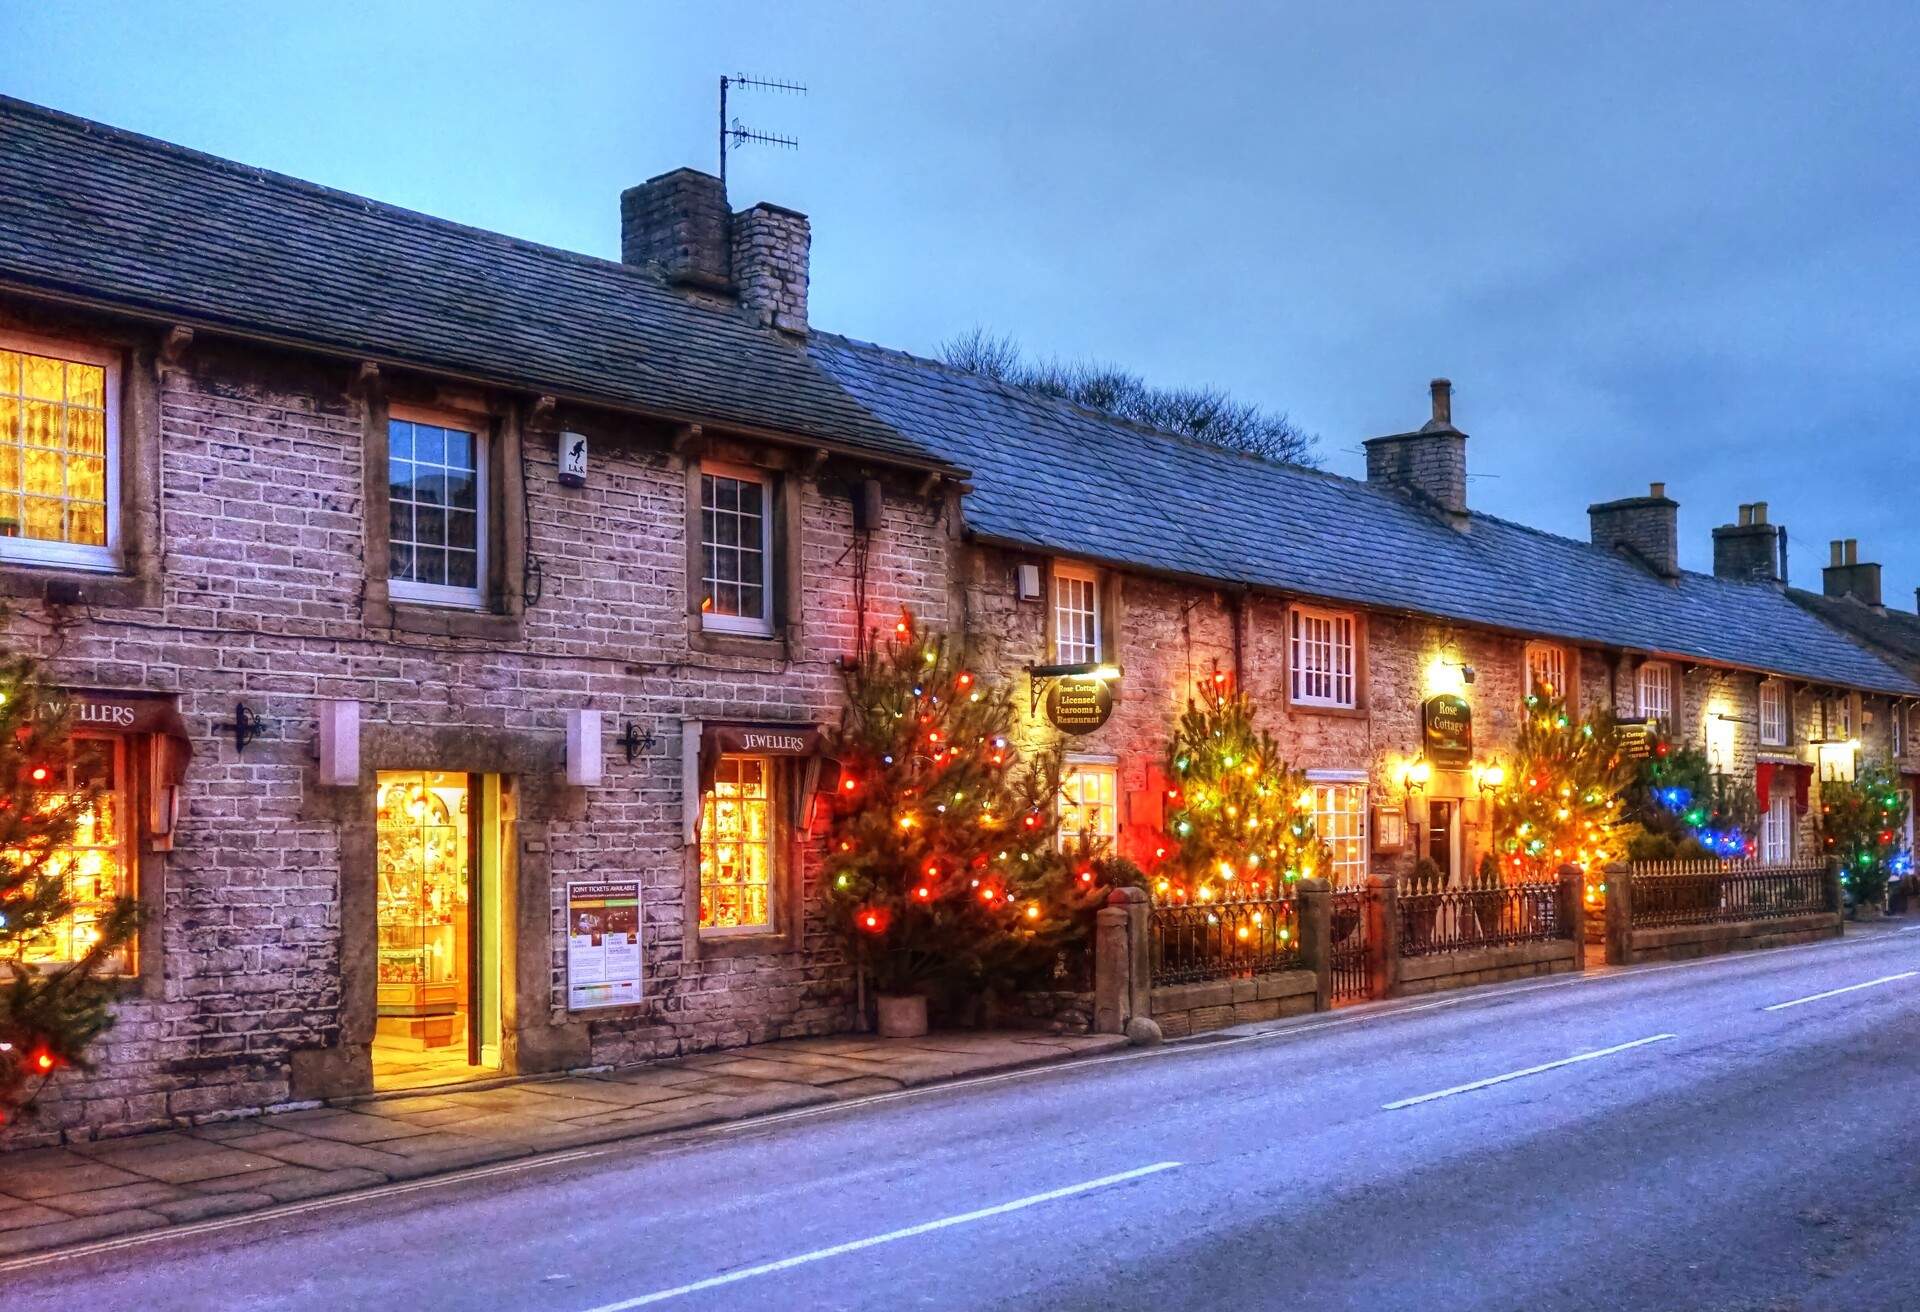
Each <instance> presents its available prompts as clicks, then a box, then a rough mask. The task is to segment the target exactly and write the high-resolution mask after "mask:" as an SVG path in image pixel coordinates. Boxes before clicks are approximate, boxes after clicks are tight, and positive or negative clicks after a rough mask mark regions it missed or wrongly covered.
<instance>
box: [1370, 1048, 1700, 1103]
mask: <svg viewBox="0 0 1920 1312" xmlns="http://www.w3.org/2000/svg"><path fill="white" fill-rule="evenodd" d="M1677 1037H1679V1036H1678V1035H1674V1034H1655V1035H1651V1036H1649V1037H1648V1038H1644V1039H1635V1040H1634V1041H1633V1042H1632V1043H1616V1044H1614V1045H1613V1046H1612V1047H1611V1048H1599V1049H1596V1050H1595V1051H1593V1052H1583V1053H1580V1054H1578V1055H1577V1056H1573V1057H1562V1058H1561V1059H1560V1060H1559V1061H1550V1062H1546V1063H1544V1064H1542V1065H1539V1066H1529V1067H1527V1068H1526V1069H1525V1070H1523V1071H1508V1072H1507V1073H1506V1074H1505V1075H1489V1076H1488V1077H1487V1078H1486V1079H1484V1080H1474V1081H1473V1082H1472V1083H1470V1084H1456V1085H1454V1086H1453V1087H1452V1088H1451V1089H1441V1090H1439V1091H1437V1092H1435V1093H1423V1094H1421V1095H1420V1096H1419V1097H1417V1098H1402V1099H1400V1100H1399V1101H1398V1102H1389V1103H1382V1104H1381V1107H1380V1110H1381V1111H1383V1112H1397V1111H1399V1110H1400V1109H1401V1108H1402V1107H1417V1106H1418V1105H1419V1104H1421V1103H1423V1102H1432V1101H1434V1099H1436V1098H1451V1097H1453V1095H1454V1094H1456V1093H1472V1092H1473V1091H1474V1090H1475V1089H1484V1088H1486V1087H1487V1086H1489V1085H1493V1084H1505V1083H1506V1082H1507V1081H1508V1080H1518V1079H1521V1078H1523V1077H1525V1076H1528V1075H1538V1074H1540V1073H1541V1072H1542V1071H1554V1070H1559V1069H1560V1068H1561V1067H1562V1066H1572V1065H1575V1064H1576V1063H1579V1062H1583V1061H1592V1060H1593V1059H1594V1058H1595V1057H1611V1056H1612V1055H1613V1054H1614V1053H1616V1052H1626V1051H1627V1050H1628V1049H1631V1048H1644V1047H1645V1046H1646V1045H1647V1044H1649V1043H1660V1042H1663V1041H1665V1040H1667V1039H1672V1038H1677Z"/></svg>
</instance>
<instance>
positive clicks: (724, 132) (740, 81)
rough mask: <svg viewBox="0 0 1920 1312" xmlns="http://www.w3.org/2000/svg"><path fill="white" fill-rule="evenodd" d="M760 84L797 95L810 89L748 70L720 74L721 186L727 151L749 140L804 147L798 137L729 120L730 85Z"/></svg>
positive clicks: (769, 89) (760, 85) (790, 148)
mask: <svg viewBox="0 0 1920 1312" xmlns="http://www.w3.org/2000/svg"><path fill="white" fill-rule="evenodd" d="M728 87H756V88H758V89H760V90H762V91H786V92H790V93H791V94H793V95H796V96H804V95H806V94H807V89H806V88H805V87H803V86H801V85H800V84H799V83H798V82H775V81H772V80H770V79H768V78H762V77H748V76H747V75H746V74H745V73H735V74H734V75H733V76H732V77H727V76H725V75H722V76H721V78H720V187H721V190H723V191H724V190H725V189H726V185H727V151H728V150H730V149H738V148H739V147H741V146H744V145H746V144H747V143H748V142H750V141H751V142H758V143H759V144H760V145H762V146H784V147H786V148H787V149H788V150H798V149H800V142H799V140H798V139H797V138H794V137H782V136H776V135H775V134H773V133H771V132H755V131H754V130H753V129H751V128H749V127H748V126H747V125H746V124H744V123H742V122H741V121H740V120H739V119H737V118H736V119H734V120H733V121H732V122H731V123H729V122H728V121H727V88H728Z"/></svg>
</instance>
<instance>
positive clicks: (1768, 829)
mask: <svg viewBox="0 0 1920 1312" xmlns="http://www.w3.org/2000/svg"><path fill="white" fill-rule="evenodd" d="M1795 823H1796V817H1795V816H1794V813H1793V797H1792V796H1791V794H1790V792H1789V791H1788V790H1785V789H1782V790H1781V791H1780V792H1778V793H1776V794H1774V796H1773V798H1772V799H1771V801H1770V802H1769V803H1768V806H1767V809H1766V812H1765V813H1764V814H1763V815H1762V816H1761V817H1760V859H1761V860H1762V861H1764V862H1765V863H1766V864H1768V865H1770V866H1784V865H1787V864H1788V863H1790V862H1791V861H1792V860H1793V846H1794V843H1793V839H1794V830H1795Z"/></svg>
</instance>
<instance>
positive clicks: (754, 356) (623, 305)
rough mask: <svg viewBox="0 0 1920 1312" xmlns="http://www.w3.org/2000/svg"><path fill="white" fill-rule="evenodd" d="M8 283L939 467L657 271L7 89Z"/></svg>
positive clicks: (3, 222)
mask: <svg viewBox="0 0 1920 1312" xmlns="http://www.w3.org/2000/svg"><path fill="white" fill-rule="evenodd" d="M608 210H609V213H611V212H612V204H611V199H610V200H609V205H608ZM0 284H9V285H13V286H15V287H18V288H24V289H28V290H38V291H47V292H55V293H66V294H70V295H75V296H79V297H83V298H84V299H86V300H88V301H90V302H93V303H104V304H107V305H110V306H113V307H116V308H123V309H128V310H133V311H136V312H143V313H147V314H157V315H162V316H168V317H172V318H173V319H174V320H175V321H177V322H186V323H189V324H195V325H200V326H210V327H226V328H231V329H236V330H242V331H247V332H254V333H260V334H264V335H268V336H272V337H276V338H279V339H283V340H287V341H290V342H294V343H297V344H301V345H309V346H314V347H318V348H320V349H324V350H331V351H336V352H340V353H345V354H350V355H352V356H356V357H358V358H365V359H375V360H381V361H385V362H389V363H402V364H412V365H418V366H422V367H425V368H429V369H437V370H441V371H447V372H453V373H458V374H461V375H464V376H467V377H470V378H474V379H479V380H482V381H486V382H492V383H499V384H504V385H508V386H512V387H516V388H524V389H526V390H529V391H537V392H543V393H551V394H553V395H556V396H560V397H564V398H568V399H573V400H581V401H589V402H598V403H602V404H607V405H612V406H615V407H619V408H623V409H629V410H639V411H643V412H645V413H649V414H656V415H660V416H663V417H666V418H670V419H681V420H688V421H692V422H705V423H710V424H713V425H715V426H722V427H723V426H726V425H737V426H740V427H743V428H746V429H748V430H753V431H759V432H769V431H771V432H773V433H776V434H784V435H794V436H798V437H801V438H803V439H805V440H808V441H816V440H817V441H818V442H819V443H820V444H821V445H824V446H828V447H832V448H844V449H851V450H857V451H860V452H864V453H870V454H875V455H880V456H885V457H888V458H891V459H893V460H897V461H899V462H901V463H905V464H909V465H915V466H919V467H924V468H932V467H936V466H938V465H939V464H940V463H941V462H939V461H938V460H937V458H935V457H933V456H930V455H929V454H928V453H927V452H926V451H924V450H923V449H921V448H920V447H918V446H916V445H915V444H914V443H912V442H911V441H909V440H907V439H906V438H904V437H903V436H902V435H901V434H900V433H898V432H896V431H895V430H894V429H892V428H890V427H889V426H887V425H886V424H884V423H882V422H881V421H880V420H878V419H876V418H875V417H874V416H873V415H871V414H869V413H867V412H866V411H864V410H863V409H861V407H860V406H859V405H857V404H855V403H854V402H853V401H852V400H851V399H850V398H849V397H848V396H847V394H846V393H845V392H844V391H842V390H841V389H840V388H839V387H836V386H835V385H834V384H833V383H832V382H831V381H829V380H828V379H827V378H825V377H824V376H822V374H821V373H820V371H819V370H818V369H816V368H815V367H814V366H813V365H812V363H811V362H810V361H809V360H808V358H807V354H806V352H805V351H804V350H803V349H801V348H800V347H798V346H796V345H793V344H791V343H789V342H786V341H784V340H782V339H780V338H779V337H778V335H777V334H775V333H774V332H773V331H772V330H771V329H766V328H761V327H759V326H757V325H755V324H752V323H750V322H749V321H748V320H747V319H746V317H745V316H743V315H741V314H739V313H736V312H732V311H729V310H725V309H717V308H712V307H709V306H704V305H700V304H697V303H695V302H693V301H691V300H689V299H687V298H685V297H683V296H681V295H679V294H678V293H676V292H674V291H673V290H671V289H669V288H668V287H667V285H666V283H665V282H664V281H663V280H662V279H661V278H660V277H659V276H658V275H657V274H655V273H653V272H651V271H649V270H645V269H637V268H632V267H629V266H627V265H623V264H619V263H616V262H613V261H609V260H601V259H595V258H592V257H590V256H585V255H579V254H575V253H573V252H570V251H562V250H555V249H553V248H551V247H547V246H539V245H535V244H534V243H532V242H526V241H519V240H516V239H514V238H511V237H505V236H501V235H500V234H497V233H491V232H485V231H482V230H480V229H477V228H469V227H464V226H462V225H460V224H455V223H448V222H446V221H444V220H441V219H435V218H431V217H429V216H426V215H423V214H416V213H414V212H412V211H410V210H404V209H400V208H397V207H395V206H392V205H384V204H381V203H379V202H377V201H371V200H367V199H364V198H362V197H359V196H353V195H349V194H347V193H345V192H339V191H333V190H331V189H329V188H325V187H319V186H315V185H313V184H312V183H308V182H302V181H300V180H298V179H295V178H289V177H285V176H283V175H281V174H277V173H269V172H267V171H265V170H262V169H255V168H249V167H247V166H245V165H241V164H236V163H233V162H231V161H228V160H222V159H217V158H215V157H213V156H210V155H204V154H201V153H199V152H197V151H192V150H187V149H184V148H182V147H179V146H174V145H170V144H168V143H166V142H162V141H156V140H153V139H152V138H150V137H143V136H139V135H136V134H134V133H130V132H124V131H121V130H119V129H116V128H110V127H106V126H104V125H102V124H98V123H93V122H89V121H88V120H86V119H81V118H74V117H72V116H70V115H66V114H61V113H58V112H56V111H53V110H49V109H44V108H42V107H40V106H37V105H32V104H29V103H27V102H25V101H21V100H15V99H11V98H7V97H0Z"/></svg>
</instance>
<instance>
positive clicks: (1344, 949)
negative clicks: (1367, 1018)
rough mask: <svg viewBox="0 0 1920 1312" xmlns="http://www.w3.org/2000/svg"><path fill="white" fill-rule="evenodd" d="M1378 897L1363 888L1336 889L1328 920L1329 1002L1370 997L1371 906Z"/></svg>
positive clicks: (1371, 991)
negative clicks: (1330, 988)
mask: <svg viewBox="0 0 1920 1312" xmlns="http://www.w3.org/2000/svg"><path fill="white" fill-rule="evenodd" d="M1377 896H1378V894H1376V893H1375V892H1374V891H1373V890H1372V889H1370V888H1367V887H1365V886H1359V887H1350V888H1336V889H1334V890H1333V906H1332V912H1331V915H1330V917H1329V924H1328V931H1327V939H1328V956H1329V957H1330V958H1331V959H1332V964H1333V1000H1334V1001H1335V1002H1350V1001H1353V1000H1355V999H1358V998H1370V997H1372V996H1373V946H1374V945H1373V931H1372V929H1371V928H1370V926H1371V925H1372V923H1373V904H1374V899H1375V898H1376V897H1377Z"/></svg>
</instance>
